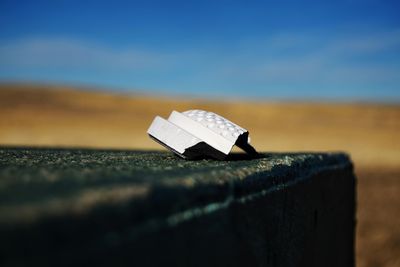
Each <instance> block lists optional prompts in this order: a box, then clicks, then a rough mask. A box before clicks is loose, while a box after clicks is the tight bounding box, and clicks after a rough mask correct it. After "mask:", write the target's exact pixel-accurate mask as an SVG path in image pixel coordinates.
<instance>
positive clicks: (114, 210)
mask: <svg viewBox="0 0 400 267" xmlns="http://www.w3.org/2000/svg"><path fill="white" fill-rule="evenodd" d="M354 190H355V179H354V175H353V172H352V165H351V162H350V160H349V159H348V157H347V156H346V155H344V154H311V153H304V154H303V153H301V154H263V155H262V156H261V157H260V158H258V159H249V158H246V156H244V155H240V154H236V155H233V156H232V157H230V158H229V159H228V160H227V161H213V160H199V161H185V160H182V159H180V158H177V157H176V156H174V155H172V154H170V153H167V152H141V151H99V150H45V149H43V150H41V149H11V148H9V149H7V148H4V149H1V150H0V236H1V237H2V238H1V239H2V242H1V245H0V250H1V252H0V253H1V255H0V256H1V257H0V263H1V265H2V266H24V265H29V266H32V265H41V266H43V265H45V266H47V265H48V266H50V265H51V266H54V265H66V266H67V265H75V266H76V265H87V264H97V265H108V266H116V265H135V264H136V265H138V266H159V265H171V266H352V265H353V238H354V205H355V202H354Z"/></svg>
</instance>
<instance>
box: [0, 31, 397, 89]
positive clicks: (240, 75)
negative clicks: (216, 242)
mask: <svg viewBox="0 0 400 267" xmlns="http://www.w3.org/2000/svg"><path fill="white" fill-rule="evenodd" d="M161 47H162V46H161ZM160 51H161V50H158V49H157V48H152V49H150V48H149V49H145V50H144V49H139V48H137V47H135V46H131V47H127V48H123V49H121V48H116V47H114V46H111V47H110V46H106V45H103V44H100V43H96V42H87V41H83V40H77V39H68V38H33V39H32V38H30V39H21V40H16V41H13V42H8V43H0V70H2V71H4V70H7V69H8V68H9V67H12V68H13V69H14V71H15V70H16V72H18V71H20V72H21V73H23V70H24V69H25V70H26V69H35V68H40V69H41V70H42V73H41V76H40V77H45V76H46V70H49V69H54V68H61V69H63V70H64V69H66V70H71V69H74V70H76V69H78V70H85V74H82V75H86V73H88V72H90V71H92V72H94V73H96V72H99V71H101V73H103V74H105V75H108V74H109V75H110V76H112V75H114V74H115V72H116V71H117V72H118V71H121V73H123V74H121V76H118V78H114V80H116V79H118V81H121V83H120V84H122V83H123V82H124V79H125V81H129V82H130V83H132V82H134V84H129V87H135V86H137V85H139V86H141V87H148V88H160V89H162V88H166V89H168V88H176V89H177V90H181V91H185V92H189V93H190V92H191V91H193V92H195V91H196V90H197V89H198V88H203V89H204V90H205V91H206V92H207V90H208V91H209V92H210V91H213V90H215V89H216V88H220V89H221V90H230V89H229V88H231V89H232V90H236V91H242V90H243V89H245V88H257V87H258V88H266V87H268V86H269V85H271V84H272V85H279V84H280V85H282V87H285V86H292V85H293V84H296V86H299V87H305V86H307V85H309V84H313V85H314V86H315V85H316V86H321V87H322V85H324V84H335V83H341V84H342V85H345V84H346V83H348V84H352V86H354V85H355V86H358V87H360V88H361V87H362V86H364V85H365V84H367V83H380V84H385V86H388V85H389V87H391V88H394V87H395V86H396V84H397V86H398V84H400V30H396V31H391V32H370V33H363V34H357V35H351V36H350V35H339V34H337V35H335V36H328V35H325V36H318V35H316V34H312V33H293V34H288V33H286V34H282V35H276V36H268V37H265V38H258V39H248V40H238V42H236V43H235V44H232V45H230V46H228V47H226V48H221V46H214V47H213V46H212V45H211V46H207V47H194V46H191V47H187V48H186V49H185V50H184V51H182V50H178V49H176V50H173V49H170V50H166V49H163V50H162V51H163V52H160ZM62 75H63V74H60V77H62ZM71 75H72V74H71ZM124 75H125V76H124ZM127 75H128V76H129V77H126V76H127ZM22 76H23V74H22ZM91 76H92V78H91V79H93V80H95V79H99V81H98V82H97V84H100V83H101V82H102V81H103V80H104V77H99V75H97V74H96V75H91ZM143 76H145V78H142V77H143ZM0 77H1V75H0ZM3 77H4V75H3ZM18 77H21V75H19V76H18ZM78 79H79V78H78ZM108 80H110V81H111V80H113V78H111V77H109V79H108ZM120 84H119V85H120ZM288 84H289V85H288ZM343 88H345V86H344V87H343ZM399 89H400V88H399ZM254 90H255V89H254ZM259 90H260V89H259ZM390 90H392V89H390Z"/></svg>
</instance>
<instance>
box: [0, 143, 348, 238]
mask: <svg viewBox="0 0 400 267" xmlns="http://www.w3.org/2000/svg"><path fill="white" fill-rule="evenodd" d="M335 168H352V165H351V162H350V160H349V158H348V157H347V155H345V154H341V153H335V154H326V153H325V154H316V153H315V154H314V153H297V154H295V153H293V154H283V153H282V154H279V153H274V154H262V156H261V157H260V158H257V159H249V158H247V156H246V155H244V154H243V155H242V154H233V155H231V157H230V158H228V160H226V161H215V160H198V161H186V160H183V159H180V158H178V157H176V156H174V155H173V154H171V153H168V152H144V151H111V150H101V151H100V150H67V149H65V150H64V149H22V148H19V149H12V148H3V149H0V227H1V229H2V230H5V229H7V228H9V227H16V226H18V225H21V226H23V225H29V224H32V223H35V222H41V221H44V220H46V219H49V218H50V219H51V218H60V219H62V218H78V219H79V218H81V217H85V216H88V215H91V214H96V216H100V217H101V218H105V217H109V216H113V217H114V218H120V219H121V222H123V221H127V222H129V223H130V224H132V223H133V224H135V225H137V226H138V228H137V229H136V230H137V231H143V230H144V229H145V228H152V227H158V225H159V224H167V225H174V224H177V223H179V222H181V221H184V220H188V219H190V218H193V217H196V216H201V215H202V214H204V213H208V212H210V211H213V210H215V209H221V208H224V207H227V206H229V205H230V204H231V203H232V202H234V201H239V202H246V201H249V200H251V199H253V198H257V197H260V196H263V195H265V194H268V193H269V192H271V191H276V190H281V189H283V188H285V187H286V186H290V185H291V184H293V183H297V182H299V181H302V180H304V179H307V177H309V176H310V175H312V174H315V173H318V172H323V171H326V170H331V169H335ZM122 219H123V220H122Z"/></svg>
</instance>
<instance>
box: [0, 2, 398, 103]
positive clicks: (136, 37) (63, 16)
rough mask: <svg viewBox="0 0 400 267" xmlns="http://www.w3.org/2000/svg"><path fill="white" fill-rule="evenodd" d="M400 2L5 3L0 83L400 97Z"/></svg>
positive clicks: (264, 95)
mask: <svg viewBox="0 0 400 267" xmlns="http://www.w3.org/2000/svg"><path fill="white" fill-rule="evenodd" d="M397 2H398V1H374V0H365V1H361V0H352V1H209V0H203V1H141V2H136V1H108V2H104V1H4V0H1V1H0V81H5V82H9V81H22V82H45V83H56V84H59V83H61V84H72V85H83V86H92V87H98V88H101V89H109V90H115V91H124V92H136V91H140V92H145V93H150V94H157V93H161V94H164V95H169V94H172V95H189V96H190V95H192V96H202V97H218V98H223V97H226V96H230V97H235V98H242V97H246V98H252V99H267V100H268V99H290V100H345V101H358V100H360V101H362V100H367V101H395V102H398V101H400V15H399V14H400V4H399V3H397Z"/></svg>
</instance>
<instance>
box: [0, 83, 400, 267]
mask: <svg viewBox="0 0 400 267" xmlns="http://www.w3.org/2000/svg"><path fill="white" fill-rule="evenodd" d="M188 109H205V110H209V111H213V112H216V113H218V114H220V115H222V116H225V117H226V118H228V119H230V120H232V121H234V122H235V123H238V124H239V125H241V126H243V127H244V128H246V129H248V130H249V131H250V136H251V138H252V144H253V145H254V146H255V147H256V148H257V149H258V150H259V151H265V152H269V151H280V152H282V151H345V152H347V153H349V154H350V155H351V157H352V159H353V160H354V163H355V170H356V174H357V177H358V178H359V179H358V207H357V208H358V211H357V220H358V225H357V237H356V252H357V266H371V267H372V266H400V142H399V137H400V105H395V104H393V105H388V104H373V103H371V104H365V103H363V104H358V103H346V104H337V103H302V102H261V101H253V102H245V101H239V100H229V99H228V100H226V101H224V102H221V101H220V102H214V101H210V100H201V99H184V98H175V99H173V98H162V97H152V96H141V95H130V96H128V95H112V94H109V93H104V92H103V93H101V92H98V91H89V90H75V89H72V88H66V87H54V86H53V87H50V86H31V85H11V84H4V85H1V86H0V145H3V146H4V145H8V146H58V147H59V146H63V147H90V148H118V149H119V148H121V149H162V148H161V147H160V146H159V145H158V144H156V143H155V142H153V141H152V140H150V139H149V138H148V136H147V134H146V130H147V128H148V126H149V125H150V123H151V121H152V119H153V118H154V116H156V115H160V116H162V117H164V118H166V117H168V115H169V113H170V112H171V111H172V110H177V111H185V110H188Z"/></svg>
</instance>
